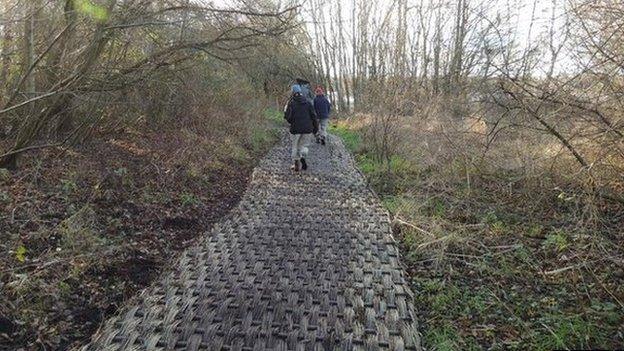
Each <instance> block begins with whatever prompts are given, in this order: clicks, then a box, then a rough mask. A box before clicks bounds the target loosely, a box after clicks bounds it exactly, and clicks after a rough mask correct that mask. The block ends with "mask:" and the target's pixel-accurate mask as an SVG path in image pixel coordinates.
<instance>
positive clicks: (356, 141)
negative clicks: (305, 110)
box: [329, 124, 362, 153]
mask: <svg viewBox="0 0 624 351" xmlns="http://www.w3.org/2000/svg"><path fill="white" fill-rule="evenodd" d="M329 132H330V133H332V134H335V135H337V136H339V137H340V138H341V139H342V141H343V142H344V144H345V146H346V147H347V149H348V150H349V151H351V152H354V153H355V152H357V151H358V149H359V147H360V145H361V143H362V138H361V137H360V135H359V134H358V133H357V132H355V131H353V130H351V129H349V128H347V127H345V126H344V125H339V124H332V125H330V127H329Z"/></svg>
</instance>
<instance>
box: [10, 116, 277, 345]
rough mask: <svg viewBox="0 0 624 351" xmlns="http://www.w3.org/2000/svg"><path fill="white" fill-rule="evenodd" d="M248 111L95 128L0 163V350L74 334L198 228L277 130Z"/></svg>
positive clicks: (151, 273)
mask: <svg viewBox="0 0 624 351" xmlns="http://www.w3.org/2000/svg"><path fill="white" fill-rule="evenodd" d="M252 113H253V111H251V113H250V114H248V115H247V116H246V117H244V116H243V117H241V115H240V114H238V115H237V116H238V117H239V118H245V120H246V123H247V124H248V125H249V128H244V129H243V128H241V125H240V124H238V125H236V124H233V125H232V126H231V127H228V128H226V127H224V126H221V127H219V129H218V130H214V129H212V126H208V125H206V126H203V125H201V124H199V123H198V124H195V125H186V126H183V127H182V128H178V129H172V128H164V127H160V128H159V129H158V131H157V132H150V131H144V132H141V133H139V132H132V133H124V134H120V133H117V134H115V137H114V138H111V137H107V136H97V137H96V138H95V140H93V141H92V142H91V143H90V144H89V145H86V146H82V147H78V148H73V149H66V150H58V151H61V152H64V153H65V157H63V158H58V157H56V155H55V151H56V150H52V149H50V150H44V151H41V152H40V153H36V154H33V155H32V157H31V159H27V160H26V161H25V162H30V163H25V164H24V165H23V167H22V168H21V169H20V170H19V171H17V172H7V171H4V170H0V210H1V211H0V238H2V242H0V301H2V303H0V349H6V350H46V349H47V350H67V349H71V348H72V347H75V346H77V345H80V344H81V343H82V342H84V341H85V340H87V339H88V338H89V337H90V335H91V333H92V332H93V331H94V330H96V329H97V328H98V326H99V325H100V323H101V321H103V320H105V319H106V318H107V317H108V316H110V315H112V314H114V313H115V311H116V309H117V308H118V306H122V305H123V304H124V301H126V300H127V299H129V298H131V297H132V296H133V295H134V294H136V292H137V291H139V290H140V289H142V288H145V287H146V286H148V285H149V284H150V283H151V282H152V281H153V280H154V279H156V278H157V277H158V276H159V273H160V272H161V270H162V269H164V268H165V267H166V266H167V264H168V263H169V262H170V261H171V260H173V259H174V258H175V257H177V253H178V252H179V251H181V250H183V249H184V248H186V247H188V246H189V245H191V244H192V243H193V242H194V240H195V239H196V237H197V236H198V235H201V233H205V232H207V230H208V228H209V226H210V225H211V224H212V223H213V222H214V221H217V220H218V219H219V218H220V216H223V215H224V214H226V213H227V211H228V210H229V209H230V208H231V207H232V206H234V205H235V203H236V201H238V198H239V196H240V195H241V194H242V192H243V190H244V189H245V186H246V182H247V177H248V175H249V174H250V172H251V170H252V169H253V167H254V165H255V162H256V160H257V159H258V158H259V157H261V156H262V155H263V154H264V153H265V152H266V150H267V149H268V148H269V147H270V146H271V145H272V144H273V143H274V142H275V141H276V137H277V129H276V123H275V121H276V119H277V116H278V115H279V114H278V113H277V112H276V111H273V110H266V111H265V112H264V114H262V115H260V117H252V116H255V115H256V114H255V113H253V114H252ZM226 117H228V118H229V116H226ZM200 121H201V119H200ZM212 123H215V121H212ZM143 130H145V129H143Z"/></svg>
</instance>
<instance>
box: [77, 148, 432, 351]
mask: <svg viewBox="0 0 624 351" xmlns="http://www.w3.org/2000/svg"><path fill="white" fill-rule="evenodd" d="M289 155H290V150H289V143H288V141H287V139H286V138H283V140H282V142H281V143H280V144H279V145H277V146H276V147H275V148H273V149H272V150H271V151H270V152H269V153H268V155H267V156H266V157H265V158H264V159H263V160H262V161H261V162H260V164H259V166H258V167H257V168H256V170H255V171H254V174H253V178H252V181H251V183H250V184H249V186H248V189H247V191H246V193H245V195H244V196H243V198H242V200H241V201H240V204H239V205H238V206H237V207H236V208H235V209H234V210H233V211H232V212H231V214H230V215H228V217H227V218H225V219H224V220H222V221H221V222H220V223H219V224H217V225H215V226H214V228H213V229H212V231H211V232H210V233H208V234H207V235H206V236H205V238H204V239H203V240H202V241H200V242H199V243H198V244H197V245H196V247H194V248H192V249H189V250H187V251H186V252H184V254H183V255H182V257H181V258H180V260H179V261H178V262H177V263H176V264H175V266H174V267H172V269H171V270H170V272H169V273H168V274H166V275H165V276H163V278H162V279H160V280H159V281H158V282H157V283H156V284H154V285H153V286H152V287H151V288H149V289H147V290H146V291H144V292H143V293H142V294H141V295H140V296H139V297H138V298H137V299H135V300H133V301H132V302H131V304H130V306H128V307H126V308H124V309H123V310H122V312H121V313H120V314H119V315H118V316H117V317H115V318H112V319H111V320H109V321H108V322H106V324H105V325H104V326H103V328H102V330H100V331H99V332H98V333H97V334H96V335H95V336H94V341H93V342H92V343H91V344H90V345H87V346H85V347H84V350H420V340H419V336H418V332H417V323H416V320H415V314H414V311H413V306H412V302H411V301H412V297H411V291H410V288H409V286H408V284H407V282H406V280H405V277H404V272H403V271H402V269H401V267H400V265H399V262H398V260H399V257H398V250H397V247H396V245H395V243H394V240H393V238H392V235H391V228H390V222H389V218H388V214H387V213H386V211H385V210H384V209H383V208H382V207H381V204H380V203H379V200H378V199H377V198H376V197H375V195H374V194H373V193H372V192H371V191H370V190H369V189H368V187H367V186H366V183H365V181H364V179H363V177H362V175H361V174H360V173H359V172H358V171H357V170H356V169H355V167H354V165H353V162H352V159H351V157H350V155H349V153H348V152H347V151H346V149H345V148H344V146H343V144H342V142H341V141H340V140H339V139H338V138H336V137H333V136H330V137H329V140H328V145H327V146H324V147H323V146H320V145H316V144H315V145H312V146H311V150H310V156H309V159H308V163H309V165H310V169H309V170H308V171H306V172H302V173H301V174H294V173H293V172H291V171H290V168H289V165H290V159H289Z"/></svg>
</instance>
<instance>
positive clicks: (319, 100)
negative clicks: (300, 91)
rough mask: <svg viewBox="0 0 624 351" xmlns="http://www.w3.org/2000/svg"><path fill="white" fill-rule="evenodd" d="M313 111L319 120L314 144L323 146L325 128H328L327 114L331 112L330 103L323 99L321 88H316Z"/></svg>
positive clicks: (325, 98)
mask: <svg viewBox="0 0 624 351" xmlns="http://www.w3.org/2000/svg"><path fill="white" fill-rule="evenodd" d="M314 111H315V112H316V116H317V117H318V119H319V132H318V133H317V134H316V142H317V143H321V144H323V145H325V139H326V138H327V127H328V126H329V114H330V112H331V103H330V102H329V100H328V99H327V97H325V93H324V92H323V88H321V87H317V88H316V97H315V98H314Z"/></svg>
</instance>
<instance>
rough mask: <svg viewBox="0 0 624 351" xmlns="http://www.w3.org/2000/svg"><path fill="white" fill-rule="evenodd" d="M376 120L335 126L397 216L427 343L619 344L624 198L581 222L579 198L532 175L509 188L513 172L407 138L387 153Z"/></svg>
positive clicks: (501, 346)
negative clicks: (485, 168)
mask: <svg viewBox="0 0 624 351" xmlns="http://www.w3.org/2000/svg"><path fill="white" fill-rule="evenodd" d="M370 128H371V127H370V125H367V124H366V123H364V122H363V121H362V120H358V118H357V117H351V118H349V119H347V120H338V121H337V122H335V123H334V126H332V128H331V132H332V133H334V134H336V135H338V136H340V137H341V138H342V139H343V141H344V143H345V145H346V146H347V147H348V148H349V150H350V151H351V152H353V153H354V156H355V159H356V161H357V163H358V166H359V168H360V169H361V170H362V172H363V173H364V174H365V175H366V177H367V179H368V181H369V182H370V184H371V185H372V186H373V188H374V189H375V190H376V191H377V192H378V193H379V195H380V196H381V197H382V199H383V200H382V201H383V204H384V205H385V207H386V208H387V209H388V210H389V211H390V213H391V214H392V216H393V224H394V230H395V235H396V236H397V238H398V239H399V241H400V246H401V250H402V253H403V256H404V262H405V263H406V264H407V266H408V273H409V275H410V277H411V283H412V285H413V290H414V292H415V306H416V309H417V313H418V315H419V323H420V329H421V332H422V335H423V342H424V346H425V347H426V348H427V349H429V350H483V349H488V350H553V349H620V348H622V347H623V346H624V317H623V316H624V305H623V304H622V301H624V289H623V288H622V287H623V286H624V269H623V268H622V265H621V263H622V244H623V238H622V233H621V228H622V227H621V226H620V225H623V223H622V218H621V216H620V217H618V216H614V213H618V210H617V205H613V204H601V205H600V206H599V207H598V208H599V211H598V212H597V213H594V216H597V217H598V218H601V220H600V221H597V222H594V223H593V224H591V225H586V224H585V223H581V224H579V208H583V207H582V206H580V205H579V203H578V202H576V203H575V201H579V202H580V201H581V200H579V199H578V198H574V197H573V196H570V195H566V193H565V192H564V191H562V190H560V189H558V190H557V189H556V190H551V189H552V188H550V189H549V188H548V186H547V185H546V186H545V185H542V186H540V185H539V183H536V182H529V181H525V182H524V183H520V184H514V185H515V187H514V188H513V189H512V190H511V191H510V190H509V189H510V188H509V184H510V182H513V181H514V179H516V178H515V177H517V175H516V174H513V173H512V172H504V171H498V172H496V173H491V172H487V173H486V172H479V171H478V170H476V169H474V168H471V165H469V164H465V163H462V162H460V161H458V160H455V161H453V162H450V163H438V164H432V163H426V162H424V161H423V158H422V153H423V150H420V149H419V148H418V147H417V145H416V144H409V142H408V144H404V145H403V147H401V148H399V149H397V150H394V151H393V152H392V153H391V154H390V155H385V156H383V157H382V156H381V155H380V153H379V152H377V151H378V150H377V149H376V146H375V145H374V142H372V141H371V140H370V139H368V137H369V136H370ZM467 170H468V171H467ZM466 174H469V176H468V177H467V176H466ZM541 182H542V184H548V183H547V182H546V181H545V180H544V179H541ZM585 201H586V200H585ZM614 206H615V207H614ZM620 210H621V209H620ZM614 262H620V265H617V264H614Z"/></svg>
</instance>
